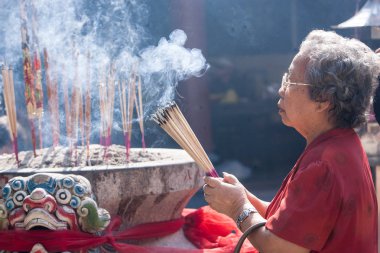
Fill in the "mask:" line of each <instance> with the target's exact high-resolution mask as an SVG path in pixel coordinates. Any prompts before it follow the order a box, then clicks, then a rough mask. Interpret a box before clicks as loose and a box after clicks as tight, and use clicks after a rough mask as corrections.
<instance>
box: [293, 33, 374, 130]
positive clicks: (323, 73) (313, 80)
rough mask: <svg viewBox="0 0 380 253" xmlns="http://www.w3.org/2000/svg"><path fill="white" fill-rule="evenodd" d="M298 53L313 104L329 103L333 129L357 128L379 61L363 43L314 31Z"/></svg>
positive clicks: (334, 34)
mask: <svg viewBox="0 0 380 253" xmlns="http://www.w3.org/2000/svg"><path fill="white" fill-rule="evenodd" d="M299 54H300V55H301V57H305V58H306V59H307V63H306V64H307V65H306V71H305V79H306V81H307V82H308V83H310V84H312V86H311V89H310V97H311V99H312V100H314V101H320V102H322V101H329V102H330V103H331V105H332V106H331V109H330V111H329V119H330V120H331V121H332V122H333V123H334V124H335V126H336V127H342V128H352V127H358V126H360V125H361V124H362V123H364V122H365V119H366V117H365V113H366V110H367V109H368V106H369V102H370V98H371V94H372V89H373V87H374V85H375V84H376V83H377V81H376V78H377V76H378V74H379V66H380V59H379V57H378V56H377V55H376V54H375V53H374V52H373V51H372V50H371V49H370V48H369V47H367V46H366V45H365V44H363V43H362V42H360V41H358V40H356V39H348V38H344V37H341V36H339V35H337V34H336V33H335V32H326V31H322V30H314V31H312V32H310V33H309V35H308V36H307V37H306V38H305V40H304V41H303V42H302V44H301V47H300V52H299Z"/></svg>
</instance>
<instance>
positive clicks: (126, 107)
mask: <svg viewBox="0 0 380 253" xmlns="http://www.w3.org/2000/svg"><path fill="white" fill-rule="evenodd" d="M118 87H119V97H120V109H121V117H122V122H123V134H124V143H125V156H126V159H127V161H129V150H130V147H131V136H132V116H133V105H134V103H133V101H134V100H135V96H134V84H133V82H131V80H129V81H128V85H127V87H126V82H125V80H123V81H119V85H118ZM127 92H128V94H127Z"/></svg>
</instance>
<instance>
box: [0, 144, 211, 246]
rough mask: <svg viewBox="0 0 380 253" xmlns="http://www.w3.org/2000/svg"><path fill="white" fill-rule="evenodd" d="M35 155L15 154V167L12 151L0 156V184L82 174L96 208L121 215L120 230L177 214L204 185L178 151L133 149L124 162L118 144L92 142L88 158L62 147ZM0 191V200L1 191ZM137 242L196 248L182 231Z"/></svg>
mask: <svg viewBox="0 0 380 253" xmlns="http://www.w3.org/2000/svg"><path fill="white" fill-rule="evenodd" d="M37 154H38V156H37V157H33V152H32V151H28V152H20V153H19V158H20V161H21V162H20V165H19V167H17V164H16V161H15V159H14V155H2V156H0V187H1V188H4V186H5V185H6V183H7V182H8V181H9V180H10V179H11V178H14V177H19V176H21V177H27V176H30V175H34V174H36V173H59V174H63V175H67V174H74V175H80V176H83V177H85V178H86V179H87V180H88V181H89V183H90V184H91V189H92V193H93V195H94V200H95V201H96V202H97V206H98V207H99V208H101V209H105V210H106V211H107V212H108V213H109V215H110V216H111V217H113V216H116V215H117V216H119V217H121V218H122V227H121V229H125V228H129V227H132V226H135V225H139V224H143V223H150V222H158V221H168V220H173V219H177V218H180V217H181V213H182V211H183V209H184V207H185V206H186V205H187V203H188V202H189V200H190V199H191V197H192V196H193V195H194V194H195V193H196V192H197V191H198V190H199V188H200V187H201V186H202V184H203V176H204V172H203V171H202V170H201V169H199V168H198V167H197V166H196V164H195V163H194V161H193V160H192V158H191V157H190V156H189V155H188V154H187V153H186V152H185V151H184V150H179V149H145V150H142V149H132V150H131V156H130V161H129V162H128V163H126V161H125V148H124V147H122V146H117V145H112V146H111V147H109V148H108V150H107V153H106V155H104V149H103V147H101V146H99V145H91V146H90V156H89V159H86V154H87V153H86V150H80V149H78V150H76V151H74V152H73V151H72V150H71V152H70V150H69V149H68V148H66V147H56V148H48V149H44V150H39V151H38V152H37ZM0 192H3V191H0ZM0 194H1V196H0V197H1V198H3V193H0ZM3 201H4V200H3ZM136 243H138V244H142V245H153V246H158V245H160V246H175V247H184V248H195V247H194V246H193V245H192V244H191V243H189V242H188V241H187V240H186V238H185V237H184V236H183V232H182V230H181V231H178V232H176V233H175V234H172V235H170V236H166V237H164V238H157V239H155V240H149V241H141V242H136Z"/></svg>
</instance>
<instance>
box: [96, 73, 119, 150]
mask: <svg viewBox="0 0 380 253" xmlns="http://www.w3.org/2000/svg"><path fill="white" fill-rule="evenodd" d="M102 80H103V81H102V82H101V83H100V85H99V99H100V103H99V105H100V121H101V123H100V124H101V126H100V127H101V128H100V144H101V145H103V146H104V147H105V149H104V156H105V157H106V154H107V149H108V147H109V146H110V145H111V135H112V123H113V112H114V98H115V69H114V67H113V66H111V67H110V70H109V75H108V78H106V77H105V76H104V77H103V78H102Z"/></svg>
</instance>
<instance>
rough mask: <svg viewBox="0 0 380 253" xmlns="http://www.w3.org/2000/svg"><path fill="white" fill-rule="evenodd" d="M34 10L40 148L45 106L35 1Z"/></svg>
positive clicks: (34, 67) (34, 60)
mask: <svg viewBox="0 0 380 253" xmlns="http://www.w3.org/2000/svg"><path fill="white" fill-rule="evenodd" d="M30 7H31V10H32V38H33V49H34V53H33V74H34V77H35V99H36V117H37V119H38V133H39V139H40V148H41V149H42V147H43V142H42V140H43V138H42V116H43V111H44V105H43V90H42V74H41V57H40V51H39V41H38V36H37V34H38V32H37V28H38V26H37V15H36V9H35V6H34V1H31V2H30Z"/></svg>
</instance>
